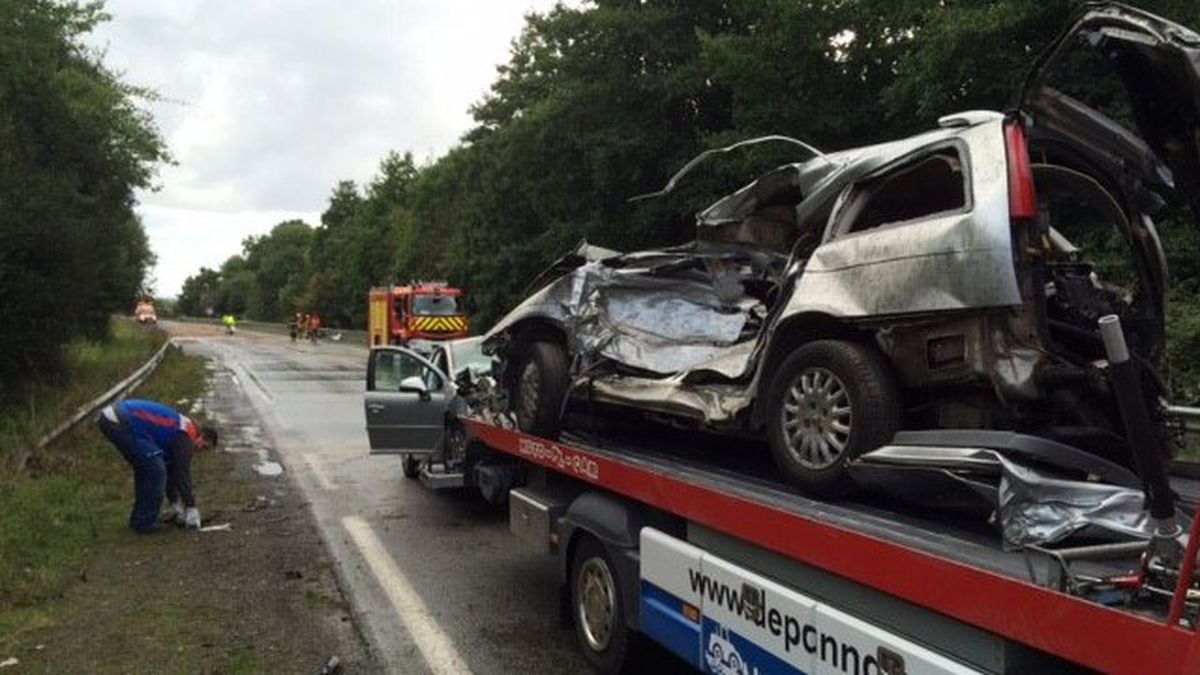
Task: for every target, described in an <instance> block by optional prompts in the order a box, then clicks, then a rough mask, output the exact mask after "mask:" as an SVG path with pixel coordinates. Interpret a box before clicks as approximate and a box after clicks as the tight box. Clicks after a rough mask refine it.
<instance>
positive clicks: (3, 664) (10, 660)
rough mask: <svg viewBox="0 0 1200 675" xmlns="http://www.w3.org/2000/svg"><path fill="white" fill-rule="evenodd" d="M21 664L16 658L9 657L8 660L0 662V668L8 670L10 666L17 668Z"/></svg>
mask: <svg viewBox="0 0 1200 675" xmlns="http://www.w3.org/2000/svg"><path fill="white" fill-rule="evenodd" d="M20 662H21V661H20V660H19V659H18V658H17V657H15V656H13V657H9V658H7V659H4V660H3V661H0V668H8V667H9V666H15V665H17V664H18V663H20Z"/></svg>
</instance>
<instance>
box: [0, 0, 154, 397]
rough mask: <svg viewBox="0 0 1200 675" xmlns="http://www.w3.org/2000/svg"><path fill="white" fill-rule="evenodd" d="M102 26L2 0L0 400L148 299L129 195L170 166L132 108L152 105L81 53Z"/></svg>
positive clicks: (54, 8)
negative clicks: (67, 348)
mask: <svg viewBox="0 0 1200 675" xmlns="http://www.w3.org/2000/svg"><path fill="white" fill-rule="evenodd" d="M106 19H107V17H106V15H105V14H104V13H103V11H102V9H101V6H100V5H99V4H98V3H93V2H76V1H66V0H0V298H2V299H3V303H4V307H3V311H4V324H5V330H3V331H0V398H3V396H4V395H5V394H9V393H12V392H15V391H17V390H19V389H21V388H22V385H24V384H25V383H27V382H28V381H30V380H32V379H34V378H38V377H44V376H47V375H52V374H53V373H54V372H55V371H56V370H57V367H58V366H60V365H61V355H62V346H63V345H64V344H66V343H67V342H69V341H71V340H74V339H76V338H79V337H102V336H104V335H105V333H106V331H107V330H108V319H109V316H110V315H111V314H113V313H114V312H128V311H129V310H130V308H132V306H133V303H134V301H135V299H136V298H137V297H138V295H139V294H141V293H145V292H147V291H148V290H149V289H148V288H146V287H145V280H146V271H147V269H148V267H149V265H150V264H151V263H152V262H153V260H154V257H153V254H152V253H151V251H150V247H149V244H148V241H147V238H146V233H145V230H144V229H143V227H142V223H141V222H140V221H139V219H138V217H137V214H136V213H135V212H134V206H135V199H134V191H135V190H136V189H138V188H146V187H149V186H150V185H151V181H152V178H153V171H154V168H155V166H156V165H157V164H159V163H160V162H163V161H168V160H169V157H168V155H167V151H166V148H165V146H164V144H163V142H162V139H161V138H160V136H159V134H158V132H157V130H156V129H155V126H154V124H153V121H152V120H151V119H150V117H149V115H148V114H147V113H146V112H144V111H143V110H142V109H141V108H139V107H138V105H137V104H138V103H139V101H141V100H145V99H147V98H152V97H153V96H154V94H153V92H150V91H147V90H143V89H139V88H136V87H132V86H130V85H128V84H125V83H123V82H122V81H121V80H120V78H119V77H117V75H115V74H114V73H112V72H111V71H109V70H108V69H107V68H106V67H105V66H104V65H103V63H102V59H101V54H100V53H98V52H97V51H95V50H93V49H91V48H88V47H87V46H85V45H84V43H83V42H82V37H83V36H84V35H86V34H87V33H88V32H89V31H90V30H91V29H92V28H93V27H95V26H96V25H97V24H98V23H99V22H101V21H104V20H106Z"/></svg>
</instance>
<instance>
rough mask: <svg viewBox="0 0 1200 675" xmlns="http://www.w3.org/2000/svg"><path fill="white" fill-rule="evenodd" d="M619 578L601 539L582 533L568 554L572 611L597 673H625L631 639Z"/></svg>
mask: <svg viewBox="0 0 1200 675" xmlns="http://www.w3.org/2000/svg"><path fill="white" fill-rule="evenodd" d="M620 581H621V580H620V578H619V577H618V576H617V569H616V567H614V566H613V564H612V560H611V559H610V558H609V557H608V552H607V551H606V550H605V549H604V545H603V544H601V543H600V541H599V540H598V539H596V538H594V537H591V536H585V537H584V538H583V539H582V540H580V542H579V543H578V544H577V545H576V547H575V550H574V552H573V554H572V556H571V611H572V615H573V616H572V619H573V620H574V623H575V637H576V639H577V640H578V641H579V647H580V649H582V650H583V656H584V658H585V659H587V662H588V663H589V664H590V665H591V666H592V668H594V669H596V670H597V671H598V672H600V673H606V674H613V673H621V672H625V668H626V662H627V657H628V656H629V651H630V646H631V644H632V638H633V637H634V636H633V635H631V633H630V631H629V627H628V625H627V624H626V622H625V607H624V603H623V602H622V600H621V585H620Z"/></svg>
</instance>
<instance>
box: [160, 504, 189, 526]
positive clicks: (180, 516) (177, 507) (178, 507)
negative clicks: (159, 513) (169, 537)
mask: <svg viewBox="0 0 1200 675" xmlns="http://www.w3.org/2000/svg"><path fill="white" fill-rule="evenodd" d="M162 520H163V522H164V523H174V524H175V525H178V526H179V527H183V523H184V510H183V502H173V503H172V504H171V509H170V510H169V511H167V513H166V515H165V516H163V519H162Z"/></svg>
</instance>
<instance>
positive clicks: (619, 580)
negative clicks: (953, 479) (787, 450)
mask: <svg viewBox="0 0 1200 675" xmlns="http://www.w3.org/2000/svg"><path fill="white" fill-rule="evenodd" d="M414 378H418V379H414ZM457 387H458V385H456V383H454V382H452V381H451V379H450V377H449V376H448V375H446V374H445V373H444V372H442V371H441V369H439V368H438V367H437V366H436V365H435V364H434V363H432V362H431V361H429V360H428V359H426V358H425V357H423V356H421V355H420V354H417V353H415V352H413V351H411V350H408V349H405V348H403V347H380V348H375V349H373V350H372V354H371V357H370V361H369V364H368V372H367V400H366V405H367V425H368V432H369V435H370V437H371V444H372V448H373V450H372V452H375V451H377V450H381V449H386V448H387V447H388V446H389V445H392V446H395V445H407V447H415V446H414V442H415V441H413V440H412V439H415V438H416V437H417V436H420V437H421V438H422V440H421V441H420V443H419V445H421V446H422V447H425V446H428V447H437V446H438V445H439V444H440V443H442V434H443V429H445V428H447V427H446V426H444V425H445V417H446V410H447V409H448V406H449V405H450V403H449V402H450V401H452V400H454V398H455V397H457V395H458V394H457ZM424 397H428V398H424ZM372 406H375V407H376V408H377V409H383V408H390V409H392V411H393V412H394V411H396V410H407V411H408V415H409V416H408V417H407V418H406V419H404V420H396V419H393V420H392V422H391V423H390V424H384V423H383V420H381V419H380V418H379V417H377V416H376V417H373V416H372V412H371V408H372ZM459 410H460V411H461V410H462V409H461V408H459ZM422 415H424V417H421V416H422ZM418 418H420V419H418ZM451 418H452V419H453V421H454V423H456V424H460V425H462V427H463V428H464V429H465V430H466V431H467V432H468V434H469V437H470V441H469V442H470V443H471V444H472V445H473V446H475V448H476V451H475V452H474V454H472V453H471V452H468V453H466V456H465V458H464V459H463V460H462V461H461V462H460V463H459V464H457V465H456V466H455V467H454V471H455V472H457V474H456V475H457V478H458V480H457V481H451V482H450V483H445V484H444V485H454V486H462V485H471V484H480V483H486V484H490V490H491V491H492V492H493V493H495V492H497V485H501V486H503V487H504V488H505V489H504V490H502V492H503V493H504V494H506V495H507V497H508V499H507V502H508V509H509V523H510V529H511V530H512V532H513V533H514V534H516V535H517V536H518V537H520V538H521V539H523V540H525V541H527V542H529V543H530V544H532V545H534V546H536V547H537V548H538V549H540V550H542V551H545V552H546V553H548V554H551V555H554V556H555V557H556V558H557V566H556V567H557V575H556V579H555V580H554V583H556V584H557V585H558V586H559V589H560V597H561V604H560V607H558V608H556V609H557V610H558V611H559V612H560V616H561V617H562V619H563V621H564V624H565V625H568V626H573V627H574V630H575V632H576V636H577V638H578V642H579V645H580V647H581V651H582V652H583V654H584V655H585V657H586V658H587V660H588V661H589V662H590V664H591V665H592V666H594V667H595V669H596V670H598V671H599V672H602V673H617V672H638V663H639V661H638V654H639V651H640V649H642V648H644V646H645V642H646V641H647V640H648V641H651V642H654V643H657V644H659V645H661V646H662V647H664V648H666V649H667V650H669V651H670V652H672V653H674V654H675V655H677V656H678V657H679V658H680V659H683V660H684V661H685V662H687V663H688V664H690V665H691V666H692V667H694V668H695V669H697V670H698V671H701V672H706V673H737V674H739V675H751V674H756V673H763V674H765V673H822V674H833V673H841V674H845V673H855V674H859V673H861V674H863V675H866V674H872V675H876V674H882V675H903V674H918V673H992V674H1004V675H1009V674H1015V673H1071V672H1091V671H1101V672H1109V673H1198V672H1200V635H1198V634H1197V631H1196V624H1197V601H1198V600H1200V593H1197V591H1196V590H1195V586H1194V583H1193V579H1194V577H1193V573H1194V570H1193V565H1194V560H1195V557H1196V552H1197V544H1198V543H1200V519H1197V520H1195V521H1194V522H1193V523H1192V525H1191V533H1190V537H1189V538H1188V539H1187V542H1188V543H1187V544H1186V550H1183V549H1181V550H1180V551H1179V554H1180V555H1178V556H1177V557H1176V559H1175V563H1174V564H1176V565H1177V567H1176V569H1175V570H1174V573H1173V576H1172V574H1171V573H1170V570H1167V572H1168V573H1166V574H1162V572H1163V571H1164V570H1163V569H1162V561H1161V560H1159V559H1158V557H1157V556H1156V554H1155V553H1154V551H1153V550H1152V546H1153V543H1152V544H1151V545H1149V546H1148V545H1147V543H1146V542H1144V541H1133V542H1122V543H1106V544H1097V543H1089V544H1086V545H1076V546H1072V547H1059V548H1042V547H1037V546H1030V547H1027V548H1024V549H1021V550H1006V549H1005V548H1004V547H1003V546H1002V545H1001V542H1000V540H999V538H998V537H996V535H995V533H994V532H993V531H989V530H988V529H987V528H981V527H980V526H979V525H978V524H969V523H962V522H957V521H954V520H947V519H945V518H942V517H939V516H938V515H937V514H933V513H927V512H923V511H914V510H912V509H909V508H905V507H903V506H901V505H898V504H895V503H892V502H887V501H884V502H877V501H872V500H870V499H865V500H861V499H860V500H841V501H836V502H828V501H818V500H815V499H811V498H809V497H807V496H805V495H803V494H800V493H798V492H797V491H796V489H795V488H794V487H792V486H790V485H788V484H787V483H786V482H784V481H782V480H780V479H779V478H778V477H773V476H771V475H770V473H769V472H761V471H757V472H756V471H754V470H746V469H744V468H743V467H730V466H728V465H727V464H723V463H721V462H719V461H712V460H711V459H706V458H705V456H704V453H703V452H696V451H695V449H693V448H689V447H680V445H678V444H675V443H672V442H664V441H663V440H660V439H658V438H655V436H656V435H657V434H656V433H653V432H650V431H645V430H643V431H640V432H639V431H636V430H635V432H634V433H633V434H631V435H629V436H631V437H632V440H622V438H621V436H620V435H619V434H614V433H608V432H606V431H605V430H604V428H603V427H601V431H599V432H589V433H586V434H582V435H580V434H575V435H572V434H566V435H564V436H562V437H561V438H559V439H556V440H550V439H546V438H540V437H537V436H532V435H529V434H526V433H522V432H520V431H518V430H516V429H514V428H512V425H511V423H507V422H506V421H505V420H504V419H502V418H501V417H496V416H490V417H489V416H486V415H485V416H478V415H476V416H470V415H466V414H464V415H463V416H461V417H459V416H457V415H451ZM389 427H390V428H389ZM401 427H404V428H405V429H407V431H400V429H401ZM418 428H419V429H420V431H419V432H418V433H414V430H416V429H418ZM389 433H390V434H393V436H392V437H391V438H390V440H389V439H388V438H387V434H389ZM396 434H399V435H400V436H403V437H405V438H407V439H408V440H403V441H397V440H396V439H397V436H396ZM718 455H719V456H726V457H727V456H728V453H723V455H722V454H721V453H718ZM442 473H443V474H445V473H446V469H445V467H443V471H442ZM464 475H465V478H464ZM1171 480H1172V484H1171V489H1172V491H1174V492H1175V493H1178V494H1180V495H1182V500H1181V501H1182V502H1183V503H1184V504H1185V508H1187V509H1191V510H1193V511H1194V505H1195V497H1196V495H1197V493H1198V492H1200V490H1198V489H1197V484H1196V483H1195V482H1194V481H1187V480H1185V479H1180V478H1177V477H1173V478H1172V479H1171ZM506 481H507V482H506ZM434 486H435V487H437V486H439V485H434ZM1147 497H1148V498H1150V497H1153V495H1151V494H1150V492H1149V490H1148V491H1147ZM1148 501H1149V500H1148ZM1177 540H1178V539H1177ZM1156 561H1157V562H1156ZM1156 565H1157V566H1158V567H1157V576H1155V569H1156V568H1155V566H1156ZM1152 579H1157V580H1158V581H1157V582H1153V581H1152ZM1171 579H1174V580H1175V581H1174V583H1167V581H1170V580H1171ZM1164 580H1166V581H1164ZM548 609H550V608H548Z"/></svg>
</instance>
